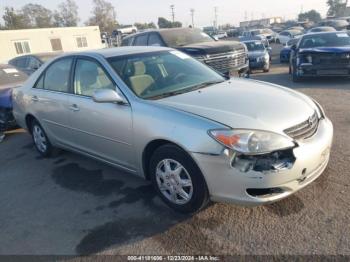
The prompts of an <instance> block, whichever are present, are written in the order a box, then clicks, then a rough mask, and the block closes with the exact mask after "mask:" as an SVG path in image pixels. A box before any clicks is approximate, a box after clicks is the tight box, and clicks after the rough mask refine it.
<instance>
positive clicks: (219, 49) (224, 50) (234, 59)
mask: <svg viewBox="0 0 350 262" xmlns="http://www.w3.org/2000/svg"><path fill="white" fill-rule="evenodd" d="M122 46H165V47H171V48H175V49H177V50H179V51H181V52H184V53H186V54H188V55H190V56H192V57H194V58H195V59H197V60H199V61H200V62H203V63H205V64H206V65H208V66H210V67H211V68H213V69H214V70H216V71H217V72H220V73H222V74H223V75H227V76H229V75H235V76H246V75H247V74H248V72H249V58H248V51H247V48H246V46H245V45H244V44H243V43H240V42H237V41H216V40H215V39H213V38H212V37H210V36H209V35H207V34H206V33H204V32H203V31H201V30H200V29H192V28H172V29H160V30H150V31H146V32H142V33H137V34H133V35H130V36H127V37H125V38H124V39H123V42H122Z"/></svg>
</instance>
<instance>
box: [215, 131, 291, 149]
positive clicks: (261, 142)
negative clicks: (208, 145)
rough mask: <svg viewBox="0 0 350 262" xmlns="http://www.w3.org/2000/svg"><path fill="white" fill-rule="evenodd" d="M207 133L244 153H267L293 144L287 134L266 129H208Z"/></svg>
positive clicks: (221, 142)
mask: <svg viewBox="0 0 350 262" xmlns="http://www.w3.org/2000/svg"><path fill="white" fill-rule="evenodd" d="M209 135H210V136H211V137H213V138H214V139H215V140H216V141H217V142H219V143H220V144H222V145H224V146H225V147H227V148H230V149H233V150H235V151H237V152H239V153H242V154H246V155H256V154H267V153H271V152H274V151H277V150H283V149H287V148H292V147H294V146H295V144H294V142H293V141H292V140H291V139H290V138H288V137H287V136H283V135H279V134H276V133H272V132H268V131H260V130H245V129H232V130H225V129H216V130H210V131H209Z"/></svg>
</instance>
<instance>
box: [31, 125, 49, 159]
mask: <svg viewBox="0 0 350 262" xmlns="http://www.w3.org/2000/svg"><path fill="white" fill-rule="evenodd" d="M35 126H38V127H39V128H40V129H41V131H42V133H43V134H44V136H45V138H46V151H45V152H42V151H40V150H39V148H38V147H37V145H36V144H35V141H34V135H33V131H34V127H35ZM31 132H32V138H33V143H34V146H35V149H36V150H37V151H38V152H39V154H40V155H41V156H43V157H49V156H50V155H51V153H52V145H51V143H50V140H49V138H48V137H47V135H46V132H45V130H44V129H43V127H42V126H41V125H40V124H39V122H38V121H37V120H33V122H32V129H31Z"/></svg>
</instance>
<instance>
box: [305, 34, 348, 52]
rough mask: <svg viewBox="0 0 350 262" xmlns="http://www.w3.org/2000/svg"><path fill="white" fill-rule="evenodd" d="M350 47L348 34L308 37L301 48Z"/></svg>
mask: <svg viewBox="0 0 350 262" xmlns="http://www.w3.org/2000/svg"><path fill="white" fill-rule="evenodd" d="M340 46H350V36H349V33H346V32H338V33H331V34H315V35H306V36H304V37H303V39H302V40H301V42H300V48H315V47H340Z"/></svg>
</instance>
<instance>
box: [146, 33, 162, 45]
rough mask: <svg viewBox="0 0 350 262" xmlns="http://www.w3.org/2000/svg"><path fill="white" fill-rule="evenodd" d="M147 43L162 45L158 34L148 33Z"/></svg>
mask: <svg viewBox="0 0 350 262" xmlns="http://www.w3.org/2000/svg"><path fill="white" fill-rule="evenodd" d="M148 45H150V46H163V41H162V39H161V38H160V36H159V35H158V34H150V36H149V39H148Z"/></svg>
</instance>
